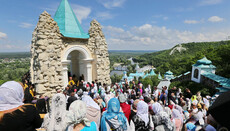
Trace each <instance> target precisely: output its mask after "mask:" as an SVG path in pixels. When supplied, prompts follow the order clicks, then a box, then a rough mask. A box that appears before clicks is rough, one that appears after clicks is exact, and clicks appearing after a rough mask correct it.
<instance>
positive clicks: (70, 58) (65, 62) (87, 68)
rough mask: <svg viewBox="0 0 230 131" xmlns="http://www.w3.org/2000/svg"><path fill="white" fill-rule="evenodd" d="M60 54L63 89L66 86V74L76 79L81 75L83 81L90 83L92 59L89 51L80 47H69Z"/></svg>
mask: <svg viewBox="0 0 230 131" xmlns="http://www.w3.org/2000/svg"><path fill="white" fill-rule="evenodd" d="M62 54H63V56H62V67H63V71H62V73H63V83H64V87H66V86H67V85H68V72H70V73H71V75H75V76H76V77H78V78H79V77H80V76H81V75H82V74H83V76H84V79H85V81H89V82H91V81H92V61H93V59H92V56H91V53H90V51H89V50H88V49H87V48H86V47H84V46H81V45H73V46H69V47H67V48H66V49H65V50H64V52H63V53H62ZM68 66H69V68H68Z"/></svg>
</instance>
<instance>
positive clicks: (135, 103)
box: [129, 99, 140, 122]
mask: <svg viewBox="0 0 230 131" xmlns="http://www.w3.org/2000/svg"><path fill="white" fill-rule="evenodd" d="M139 101H140V100H139V99H136V100H135V101H134V102H133V105H132V110H131V114H130V116H129V122H130V120H131V119H132V118H133V117H134V116H135V115H136V114H137V104H138V102H139Z"/></svg>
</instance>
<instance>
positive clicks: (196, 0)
mask: <svg viewBox="0 0 230 131" xmlns="http://www.w3.org/2000/svg"><path fill="white" fill-rule="evenodd" d="M60 2H61V0H2V1H1V4H0V52H13V51H30V43H31V39H32V32H33V30H34V28H35V26H36V24H37V21H38V18H39V15H40V14H41V13H42V12H43V11H44V10H46V11H47V12H48V13H50V14H51V15H52V16H54V14H55V11H56V10H57V8H58V5H59V3H60ZM69 3H70V5H71V7H72V8H73V10H74V12H75V14H76V15H77V18H78V19H79V21H80V22H81V25H82V27H83V29H84V31H85V32H88V29H89V24H90V21H91V20H92V19H96V20H98V21H99V22H100V23H101V25H102V26H103V31H104V34H105V36H106V40H107V43H108V47H109V49H110V50H163V49H168V48H171V47H173V46H175V45H176V44H179V43H187V42H201V41H219V40H226V39H227V38H228V36H230V8H229V5H230V1H229V0H69Z"/></svg>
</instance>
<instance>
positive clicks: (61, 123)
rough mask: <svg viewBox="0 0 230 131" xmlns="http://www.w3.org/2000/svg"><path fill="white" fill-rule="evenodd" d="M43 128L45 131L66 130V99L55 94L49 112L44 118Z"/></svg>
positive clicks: (61, 95) (59, 94) (62, 95)
mask: <svg viewBox="0 0 230 131" xmlns="http://www.w3.org/2000/svg"><path fill="white" fill-rule="evenodd" d="M43 127H44V128H45V129H46V130H47V131H64V130H65V129H66V98H65V95H64V94H61V93H57V94H55V95H54V96H53V97H52V103H51V112H50V113H47V114H46V115H45V117H44V122H43Z"/></svg>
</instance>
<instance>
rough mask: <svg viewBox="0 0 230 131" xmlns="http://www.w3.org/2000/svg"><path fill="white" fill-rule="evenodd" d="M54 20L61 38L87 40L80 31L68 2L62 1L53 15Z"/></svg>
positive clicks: (84, 34) (66, 0)
mask: <svg viewBox="0 0 230 131" xmlns="http://www.w3.org/2000/svg"><path fill="white" fill-rule="evenodd" d="M54 20H55V21H56V22H57V24H58V26H59V29H60V32H61V34H62V35H63V36H65V37H70V38H81V39H88V38H89V35H88V34H87V33H84V31H83V30H82V28H81V25H80V23H79V21H78V19H77V17H76V15H75V14H74V12H73V10H72V8H71V7H70V5H69V2H68V0H62V2H61V3H60V5H59V7H58V9H57V11H56V13H55V15H54Z"/></svg>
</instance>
